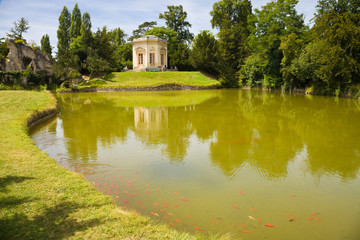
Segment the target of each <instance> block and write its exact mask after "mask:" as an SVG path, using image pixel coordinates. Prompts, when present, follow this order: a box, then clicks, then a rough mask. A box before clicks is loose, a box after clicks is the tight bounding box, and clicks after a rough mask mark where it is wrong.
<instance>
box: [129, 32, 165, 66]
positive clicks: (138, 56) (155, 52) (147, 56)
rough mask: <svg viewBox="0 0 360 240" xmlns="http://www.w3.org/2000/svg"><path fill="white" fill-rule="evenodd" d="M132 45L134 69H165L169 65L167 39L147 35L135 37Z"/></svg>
mask: <svg viewBox="0 0 360 240" xmlns="http://www.w3.org/2000/svg"><path fill="white" fill-rule="evenodd" d="M132 47H133V69H134V71H163V70H164V69H165V68H167V67H168V56H167V41H166V40H164V39H162V38H159V37H156V36H152V35H146V36H143V37H139V38H135V39H134V40H133V41H132Z"/></svg>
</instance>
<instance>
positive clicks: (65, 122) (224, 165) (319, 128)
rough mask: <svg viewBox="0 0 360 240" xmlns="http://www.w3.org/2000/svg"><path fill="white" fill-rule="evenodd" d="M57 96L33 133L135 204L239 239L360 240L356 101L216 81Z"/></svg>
mask: <svg viewBox="0 0 360 240" xmlns="http://www.w3.org/2000/svg"><path fill="white" fill-rule="evenodd" d="M58 103H59V106H60V113H59V115H58V117H57V118H56V119H52V120H50V121H48V122H47V123H45V124H43V125H41V126H38V127H37V128H36V129H34V130H33V131H32V133H31V134H32V138H33V139H34V141H35V142H36V144H37V145H38V147H39V148H40V149H42V150H44V151H45V152H48V153H49V155H50V156H51V157H53V158H55V159H56V160H57V161H58V162H59V164H61V165H62V166H64V167H67V168H69V169H70V170H73V171H76V172H79V174H84V175H85V177H86V178H87V179H88V180H89V181H90V182H92V183H93V184H94V185H95V186H96V188H97V189H99V191H102V192H104V194H107V195H111V196H113V197H114V199H115V201H116V202H117V203H118V204H119V205H120V206H122V207H124V208H125V209H127V210H128V211H134V210H135V211H136V212H137V213H139V214H142V215H146V216H149V217H150V218H152V219H153V220H155V221H158V222H161V223H164V224H170V226H172V227H174V228H176V229H178V230H180V231H182V230H184V231H190V232H196V231H200V230H202V231H203V232H205V233H211V234H219V236H221V235H223V234H226V233H231V234H233V238H234V239H299V240H300V239H301V240H303V239H355V240H356V239H360V227H359V226H360V171H359V167H360V103H359V102H358V101H355V100H348V99H335V98H327V97H311V96H292V95H286V94H280V93H268V92H262V91H248V90H211V91H173V92H124V93H121V92H120V93H79V94H62V95H58ZM266 224H271V225H273V226H275V227H268V226H265V225H266ZM195 227H196V228H198V229H196V228H195ZM199 229H200V230H199Z"/></svg>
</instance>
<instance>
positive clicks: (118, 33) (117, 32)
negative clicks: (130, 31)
mask: <svg viewBox="0 0 360 240" xmlns="http://www.w3.org/2000/svg"><path fill="white" fill-rule="evenodd" d="M111 34H112V41H113V42H114V44H115V45H116V46H121V45H122V44H125V42H126V41H125V38H126V36H127V35H126V34H125V32H124V31H123V30H122V29H121V28H115V29H114V30H113V31H112V32H111Z"/></svg>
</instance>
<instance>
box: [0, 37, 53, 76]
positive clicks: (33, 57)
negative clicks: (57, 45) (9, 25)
mask: <svg viewBox="0 0 360 240" xmlns="http://www.w3.org/2000/svg"><path fill="white" fill-rule="evenodd" d="M7 47H8V48H9V54H8V56H7V59H6V65H5V71H23V70H25V69H26V67H27V66H28V65H29V64H30V65H31V67H32V69H33V70H35V71H40V70H44V71H46V72H47V73H48V74H49V75H51V74H52V73H53V71H52V66H53V63H52V61H51V60H50V58H49V56H48V55H47V54H46V53H44V52H42V51H41V50H40V49H38V48H35V49H33V48H31V47H30V46H27V45H25V44H21V43H15V41H14V40H8V43H7Z"/></svg>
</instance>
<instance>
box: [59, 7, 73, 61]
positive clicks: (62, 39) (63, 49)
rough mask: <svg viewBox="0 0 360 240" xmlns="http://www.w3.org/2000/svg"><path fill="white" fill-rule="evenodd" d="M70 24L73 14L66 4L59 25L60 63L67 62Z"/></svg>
mask: <svg viewBox="0 0 360 240" xmlns="http://www.w3.org/2000/svg"><path fill="white" fill-rule="evenodd" d="M70 25H71V16H70V13H69V10H68V9H67V8H66V6H64V8H63V10H62V11H61V14H60V17H59V27H58V30H57V38H58V43H57V48H58V52H57V58H58V61H59V62H60V64H65V61H66V59H65V58H66V56H67V54H68V50H69V46H70V35H69V31H70Z"/></svg>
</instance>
